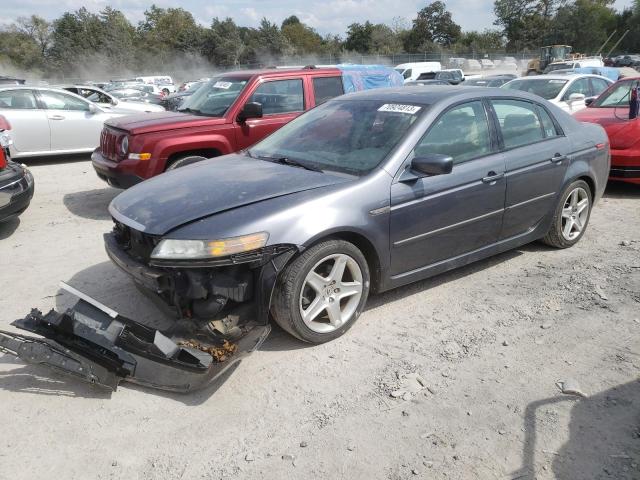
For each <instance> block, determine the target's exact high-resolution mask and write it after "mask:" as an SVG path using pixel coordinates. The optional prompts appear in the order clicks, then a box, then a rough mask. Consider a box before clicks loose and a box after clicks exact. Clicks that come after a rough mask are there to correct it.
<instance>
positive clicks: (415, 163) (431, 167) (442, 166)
mask: <svg viewBox="0 0 640 480" xmlns="http://www.w3.org/2000/svg"><path fill="white" fill-rule="evenodd" d="M411 168H412V169H413V170H415V171H416V172H420V173H424V174H425V175H445V174H447V173H451V170H452V169H453V158H452V157H450V156H449V155H440V154H439V153H430V154H428V155H424V156H422V157H415V158H414V159H413V160H411Z"/></svg>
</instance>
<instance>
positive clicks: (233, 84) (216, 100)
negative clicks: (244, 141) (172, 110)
mask: <svg viewBox="0 0 640 480" xmlns="http://www.w3.org/2000/svg"><path fill="white" fill-rule="evenodd" d="M247 83H249V79H248V78H247V77H244V78H232V77H231V78H230V77H217V78H213V79H211V80H209V82H207V83H206V84H204V85H203V86H202V87H200V88H199V89H198V90H197V91H196V92H195V93H194V94H193V95H191V96H190V97H188V98H187V100H186V101H185V102H184V103H183V104H182V106H181V107H180V108H179V109H178V111H180V112H188V113H194V114H196V115H206V116H208V117H222V116H223V115H224V114H225V113H226V112H227V110H228V109H229V107H230V106H231V105H232V104H233V102H235V101H236V98H238V96H239V95H240V93H241V92H242V90H243V89H244V87H245V86H246V85H247Z"/></svg>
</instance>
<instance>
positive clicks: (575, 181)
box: [105, 86, 610, 343]
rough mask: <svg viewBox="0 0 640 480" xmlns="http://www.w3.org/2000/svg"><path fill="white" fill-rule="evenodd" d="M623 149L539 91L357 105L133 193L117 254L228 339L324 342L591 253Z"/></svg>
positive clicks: (352, 101)
mask: <svg viewBox="0 0 640 480" xmlns="http://www.w3.org/2000/svg"><path fill="white" fill-rule="evenodd" d="M608 145H609V143H608V139H607V135H606V133H605V131H604V130H603V129H602V127H600V126H599V125H594V124H585V123H580V122H578V121H576V120H575V119H574V118H573V117H571V116H570V115H569V114H567V113H565V112H563V111H562V110H561V109H559V108H558V107H556V106H554V105H552V104H551V103H549V102H547V101H546V100H544V99H542V98H540V97H538V96H536V95H533V94H530V93H526V92H521V91H515V90H505V89H500V88H459V87H452V86H447V87H438V88H432V87H412V88H394V89H379V90H370V91H365V92H358V93H352V94H348V95H343V96H340V97H337V98H334V99H332V100H329V101H328V102H326V103H324V104H322V105H320V106H318V107H316V108H314V109H312V110H310V111H308V112H306V113H304V114H302V115H300V116H299V117H298V118H296V119H295V120H293V121H291V122H290V123H288V124H287V125H285V126H283V127H282V128H280V129H279V130H277V131H276V132H274V133H273V134H271V135H270V136H269V137H267V138H266V139H264V140H262V141H261V142H259V143H257V144H256V145H254V146H252V147H250V148H249V149H248V150H245V151H243V152H240V153H237V154H230V155H225V156H222V157H217V158H212V159H210V160H206V161H203V162H199V163H195V164H192V165H188V166H185V167H183V168H178V169H176V170H173V171H170V172H167V173H165V174H162V175H159V176H157V177H155V178H152V179H150V180H147V181H145V182H142V183H140V184H138V185H136V186H134V187H132V188H130V189H129V190H127V191H125V192H123V193H121V194H120V195H118V196H117V197H116V198H115V199H114V200H113V201H112V203H111V205H110V207H109V212H110V213H111V216H112V217H113V219H114V222H115V226H114V230H113V232H112V233H109V234H106V235H105V242H106V250H107V253H108V255H109V257H110V258H111V260H112V261H113V262H114V263H115V264H116V265H117V266H118V267H120V268H121V269H123V270H124V271H125V272H127V273H128V274H129V275H130V276H131V278H132V279H133V280H134V282H135V283H136V284H138V285H139V286H140V287H141V288H142V290H143V291H146V292H148V293H149V294H151V295H153V296H156V297H159V298H160V299H161V300H162V301H163V303H164V304H165V305H166V306H168V307H170V308H171V309H172V311H173V312H174V314H176V315H177V316H178V317H179V318H180V319H183V320H189V321H192V322H196V323H199V324H200V325H207V324H209V325H210V326H211V329H212V331H215V332H217V334H219V335H220V336H221V337H222V338H232V339H234V338H238V336H240V337H241V336H242V335H243V332H246V331H248V329H249V326H250V325H256V324H258V325H267V324H268V321H269V318H273V319H274V320H275V321H276V322H277V323H278V324H279V325H281V326H282V328H283V329H284V330H286V331H288V332H289V333H291V334H292V335H294V336H296V337H297V338H299V339H302V340H304V341H307V342H312V343H321V342H326V341H329V340H332V339H334V338H336V337H338V336H340V335H342V334H343V333H344V332H345V331H347V330H348V329H349V328H350V327H351V326H352V325H353V323H354V321H355V320H356V319H357V318H358V316H359V315H360V313H361V312H362V311H363V309H364V308H365V304H366V302H367V297H368V296H369V293H370V292H382V291H385V290H389V289H392V288H396V287H400V286H403V285H406V284H409V283H411V282H415V281H417V280H421V279H424V278H427V277H430V276H433V275H436V274H439V273H442V272H444V271H447V270H450V269H452V268H456V267H460V266H463V265H467V264H468V263H471V262H474V261H476V260H480V259H482V258H486V257H488V256H491V255H495V254H497V253H501V252H504V251H506V250H509V249H512V248H515V247H518V246H521V245H523V244H526V243H529V242H532V241H534V240H539V239H543V240H544V241H545V242H546V243H547V244H548V245H551V246H554V247H557V248H567V247H570V246H572V245H574V244H576V243H577V242H578V241H579V240H580V238H582V236H583V234H584V233H585V231H586V228H587V223H588V221H589V215H590V212H591V208H592V206H593V205H594V203H596V202H597V201H598V199H599V198H600V197H601V196H602V194H603V192H604V188H605V186H606V182H607V176H608V173H609V167H610V155H609V147H608Z"/></svg>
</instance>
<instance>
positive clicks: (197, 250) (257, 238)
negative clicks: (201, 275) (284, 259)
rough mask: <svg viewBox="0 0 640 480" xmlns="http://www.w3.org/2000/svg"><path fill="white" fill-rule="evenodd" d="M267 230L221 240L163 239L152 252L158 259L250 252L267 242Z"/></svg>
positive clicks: (153, 256) (218, 255)
mask: <svg viewBox="0 0 640 480" xmlns="http://www.w3.org/2000/svg"><path fill="white" fill-rule="evenodd" d="M268 239H269V234H268V233H267V232H260V233H252V234H251V235H244V236H242V237H231V238H224V239H221V240H174V239H171V238H167V239H164V240H161V241H160V243H158V245H156V248H154V249H153V252H152V253H151V258H153V259H157V260H190V259H200V258H217V257H227V256H229V255H233V254H234V253H242V252H249V251H251V250H256V249H258V248H262V247H264V246H265V245H266V244H267V240H268Z"/></svg>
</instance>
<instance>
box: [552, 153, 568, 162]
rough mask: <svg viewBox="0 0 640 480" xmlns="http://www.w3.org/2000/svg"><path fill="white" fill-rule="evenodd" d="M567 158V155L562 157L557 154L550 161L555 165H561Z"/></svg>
mask: <svg viewBox="0 0 640 480" xmlns="http://www.w3.org/2000/svg"><path fill="white" fill-rule="evenodd" d="M566 159H567V156H566V155H560V154H559V153H556V154H555V155H554V156H553V157H551V158H550V160H551V161H552V162H553V163H561V162H562V161H563V160H566Z"/></svg>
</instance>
